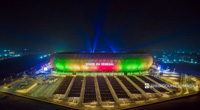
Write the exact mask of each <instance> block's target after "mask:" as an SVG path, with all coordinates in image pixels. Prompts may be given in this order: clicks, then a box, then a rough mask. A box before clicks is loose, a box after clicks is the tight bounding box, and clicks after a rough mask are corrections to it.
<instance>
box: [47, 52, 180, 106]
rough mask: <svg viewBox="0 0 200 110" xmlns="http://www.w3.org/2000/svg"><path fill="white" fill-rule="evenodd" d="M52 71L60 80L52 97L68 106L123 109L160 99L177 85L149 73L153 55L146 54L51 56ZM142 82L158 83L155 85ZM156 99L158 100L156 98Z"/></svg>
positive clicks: (63, 54) (169, 93)
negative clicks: (155, 86)
mask: <svg viewBox="0 0 200 110" xmlns="http://www.w3.org/2000/svg"><path fill="white" fill-rule="evenodd" d="M50 64H51V66H52V67H53V71H52V74H54V75H56V76H62V77H63V80H62V82H61V83H60V85H59V86H58V87H57V88H56V90H55V91H54V93H53V96H54V99H55V100H61V101H66V102H67V103H68V104H69V105H70V106H72V107H75V108H76V107H77V108H78V109H82V107H83V106H84V107H89V108H95V109H97V108H99V107H100V108H101V107H104V108H113V109H115V108H116V107H117V108H121V109H123V108H127V107H131V106H132V107H134V106H138V105H140V104H141V105H143V104H147V103H152V102H156V101H160V100H164V99H165V98H166V97H171V95H172V96H173V95H174V94H176V93H177V92H179V90H178V88H176V87H172V88H168V87H164V86H161V85H163V84H170V83H169V82H167V81H165V80H163V79H161V78H159V77H156V76H154V75H152V74H151V73H150V72H149V70H150V69H152V64H153V58H152V56H151V55H150V54H147V53H77V52H64V53H56V54H54V55H53V56H52V58H51V60H50ZM146 84H150V85H151V84H152V85H159V86H160V87H159V88H154V87H149V88H146ZM158 99H159V100H158Z"/></svg>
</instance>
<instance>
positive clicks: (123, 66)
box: [50, 52, 153, 72]
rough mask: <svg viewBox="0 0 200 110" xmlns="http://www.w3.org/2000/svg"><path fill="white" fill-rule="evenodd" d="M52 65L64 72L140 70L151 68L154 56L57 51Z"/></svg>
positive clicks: (52, 59)
mask: <svg viewBox="0 0 200 110" xmlns="http://www.w3.org/2000/svg"><path fill="white" fill-rule="evenodd" d="M50 62H51V65H52V66H53V68H54V69H55V70H57V71H64V72H139V71H145V70H147V69H149V68H150V66H151V65H152V63H153V58H152V56H151V55H149V54H144V53H128V54H127V53H74V52H73V53H69V52H65V53H56V54H54V55H53V56H52V58H51V61H50Z"/></svg>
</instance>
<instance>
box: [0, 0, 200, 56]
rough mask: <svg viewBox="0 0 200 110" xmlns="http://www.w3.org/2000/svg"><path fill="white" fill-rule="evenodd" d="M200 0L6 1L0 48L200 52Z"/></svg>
mask: <svg viewBox="0 0 200 110" xmlns="http://www.w3.org/2000/svg"><path fill="white" fill-rule="evenodd" d="M199 30H200V1H199V0H196V1H195V0H152V1H149V0H148V1H143V0H112V1H110V0H99V1H97V0H54V1H51V0H25V1H21V0H20V1H18V0H13V1H12V0H1V2H0V38H1V40H0V49H5V48H11V49H16V48H27V49H43V50H50V51H55V50H60V51H61V50H62V51H64V50H65V51H87V52H100V51H108V52H124V51H131V50H138V49H155V48H156V49H200V43H199V42H200V31H199Z"/></svg>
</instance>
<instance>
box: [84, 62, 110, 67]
mask: <svg viewBox="0 0 200 110" xmlns="http://www.w3.org/2000/svg"><path fill="white" fill-rule="evenodd" d="M86 65H87V66H94V65H96V66H100V65H101V66H114V64H113V63H86Z"/></svg>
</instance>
